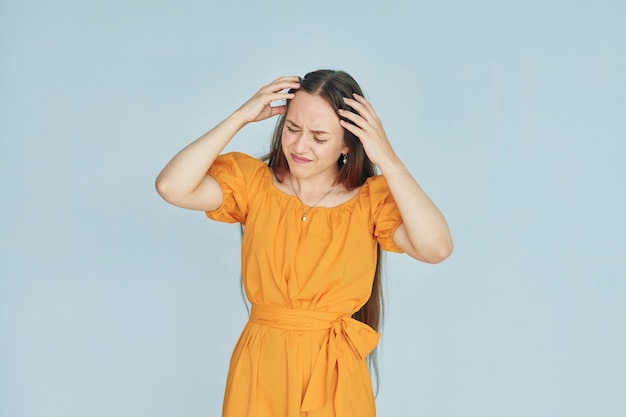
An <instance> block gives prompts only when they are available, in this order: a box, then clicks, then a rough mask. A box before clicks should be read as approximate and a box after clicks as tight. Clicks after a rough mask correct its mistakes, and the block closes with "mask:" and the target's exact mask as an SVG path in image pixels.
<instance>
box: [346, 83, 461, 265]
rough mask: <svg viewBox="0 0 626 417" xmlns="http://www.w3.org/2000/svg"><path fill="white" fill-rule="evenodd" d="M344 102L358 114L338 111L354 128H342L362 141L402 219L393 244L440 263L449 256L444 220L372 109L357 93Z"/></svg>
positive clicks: (420, 258)
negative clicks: (401, 157) (400, 156)
mask: <svg viewBox="0 0 626 417" xmlns="http://www.w3.org/2000/svg"><path fill="white" fill-rule="evenodd" d="M345 101H346V104H348V105H349V106H350V107H352V108H353V109H355V110H356V111H358V112H359V114H355V113H352V112H349V111H345V110H340V111H339V115H340V116H342V117H345V118H347V119H350V120H352V121H353V122H354V123H356V125H357V126H354V125H352V124H350V123H347V122H344V121H341V125H342V126H343V127H344V128H346V129H348V130H349V131H351V132H352V133H354V134H355V135H356V136H357V137H358V138H359V139H360V140H361V143H363V147H364V148H365V152H366V153H367V156H368V157H369V158H370V160H372V162H374V163H375V164H377V165H378V167H379V168H380V170H381V172H382V174H383V175H384V176H385V179H386V180H387V184H388V185H389V189H390V191H391V194H392V195H393V198H394V200H395V201H396V204H397V205H398V209H399V211H400V215H401V216H402V221H403V223H402V225H400V227H398V228H397V229H396V232H395V233H394V235H393V239H394V242H395V244H396V245H398V247H399V248H400V249H402V250H403V251H405V252H406V253H407V254H409V255H410V256H412V257H413V258H415V259H418V260H421V261H424V262H429V263H437V262H441V261H443V260H444V259H446V258H447V257H448V256H449V255H450V253H452V237H451V235H450V230H449V228H448V224H447V222H446V219H445V218H444V217H443V215H442V214H441V212H440V211H439V209H438V208H437V206H435V204H434V203H433V202H432V201H431V199H430V198H429V197H428V196H427V195H426V193H425V192H424V190H422V188H421V187H420V186H419V184H418V183H417V181H415V178H413V176H412V175H411V173H410V172H409V171H408V169H407V168H406V167H405V166H404V164H403V163H402V161H401V160H400V158H399V157H398V156H397V155H396V153H395V152H394V150H393V148H392V147H391V144H390V143H389V140H388V139H387V135H386V134H385V130H384V129H383V126H382V123H381V121H380V119H379V118H378V116H376V113H375V112H374V109H373V108H372V106H371V105H370V104H369V103H368V102H367V101H366V100H365V99H364V98H363V97H361V96H359V95H357V94H355V95H354V98H346V99H345Z"/></svg>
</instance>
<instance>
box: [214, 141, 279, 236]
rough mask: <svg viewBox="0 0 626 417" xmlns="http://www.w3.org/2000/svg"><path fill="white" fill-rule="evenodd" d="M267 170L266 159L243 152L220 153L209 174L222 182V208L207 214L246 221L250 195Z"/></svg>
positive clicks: (228, 219) (235, 220)
mask: <svg viewBox="0 0 626 417" xmlns="http://www.w3.org/2000/svg"><path fill="white" fill-rule="evenodd" d="M267 169H268V168H267V165H265V163H264V162H263V161H261V160H259V159H256V158H253V157H251V156H249V155H246V154H243V153H240V152H231V153H226V154H223V155H220V156H218V157H217V158H216V159H215V161H214V162H213V165H211V167H210V168H209V171H208V174H209V175H210V176H212V177H213V178H215V180H216V181H217V183H218V184H219V186H220V188H221V189H222V194H223V196H224V199H223V201H222V205H221V206H220V207H219V208H217V209H216V210H212V211H207V212H206V215H207V217H208V218H210V219H213V220H217V221H221V222H227V223H235V222H239V223H241V224H245V223H246V216H247V214H248V209H249V205H250V198H251V196H252V195H253V193H254V191H255V190H256V189H258V186H259V183H260V181H261V177H262V176H263V173H264V172H266V171H267Z"/></svg>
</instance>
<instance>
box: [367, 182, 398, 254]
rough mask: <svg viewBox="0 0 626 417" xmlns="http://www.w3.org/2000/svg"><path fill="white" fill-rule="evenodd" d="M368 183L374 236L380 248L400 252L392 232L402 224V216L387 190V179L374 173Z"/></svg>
mask: <svg viewBox="0 0 626 417" xmlns="http://www.w3.org/2000/svg"><path fill="white" fill-rule="evenodd" d="M368 183H369V192H370V203H371V210H372V221H373V223H374V236H375V237H376V240H377V241H378V243H379V244H380V247H381V248H382V249H384V250H386V251H389V252H398V253H402V252H403V251H402V249H400V248H399V247H398V246H397V245H396V244H395V242H394V241H393V234H394V232H395V231H396V229H397V228H398V226H400V225H401V224H402V217H401V216H400V211H399V210H398V206H397V205H396V202H395V200H394V199H393V196H392V195H391V191H389V187H388V186H387V181H386V180H385V177H383V176H382V175H376V176H374V177H371V178H369V179H368Z"/></svg>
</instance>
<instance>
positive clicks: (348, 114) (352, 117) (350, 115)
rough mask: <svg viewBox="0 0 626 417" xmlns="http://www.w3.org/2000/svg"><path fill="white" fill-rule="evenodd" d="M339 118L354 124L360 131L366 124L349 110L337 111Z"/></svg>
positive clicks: (365, 121)
mask: <svg viewBox="0 0 626 417" xmlns="http://www.w3.org/2000/svg"><path fill="white" fill-rule="evenodd" d="M339 116H341V117H343V118H344V119H348V120H350V121H352V122H354V123H355V124H356V125H357V126H359V127H360V128H362V129H363V128H364V127H365V126H366V125H367V124H368V123H367V120H365V119H364V118H363V117H361V116H360V115H358V114H356V113H354V112H351V111H349V110H344V109H339ZM348 124H349V123H348Z"/></svg>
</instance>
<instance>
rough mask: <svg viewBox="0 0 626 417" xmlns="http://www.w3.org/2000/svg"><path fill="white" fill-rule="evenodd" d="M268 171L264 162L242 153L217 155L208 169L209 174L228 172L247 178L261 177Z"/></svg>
mask: <svg viewBox="0 0 626 417" xmlns="http://www.w3.org/2000/svg"><path fill="white" fill-rule="evenodd" d="M269 170H270V169H269V167H268V166H267V165H266V164H265V162H263V161H262V160H260V159H258V158H254V157H252V156H250V155H248V154H245V153H243V152H228V153H225V154H221V155H219V156H218V157H217V158H216V159H215V161H214V162H213V165H211V168H210V169H209V174H219V173H222V172H228V173H230V174H234V175H242V176H244V177H249V176H258V175H262V174H263V173H264V172H268V173H269Z"/></svg>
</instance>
